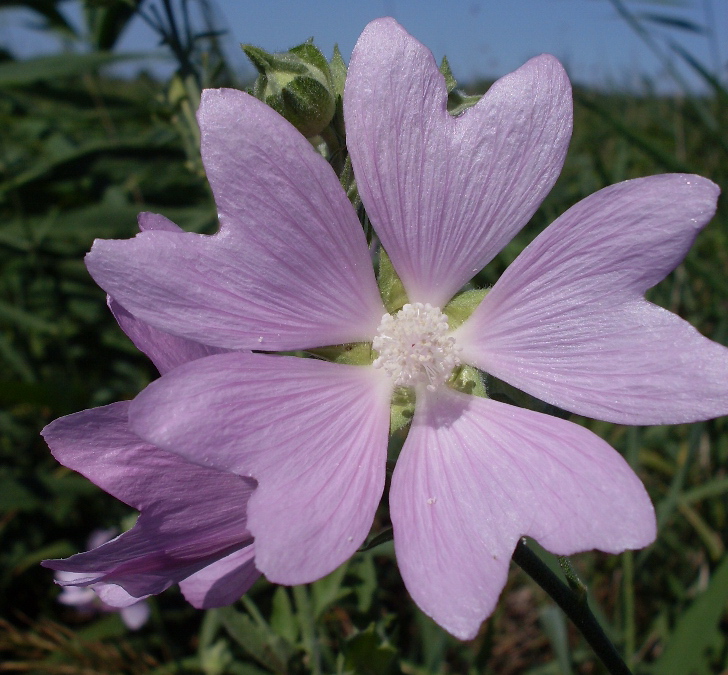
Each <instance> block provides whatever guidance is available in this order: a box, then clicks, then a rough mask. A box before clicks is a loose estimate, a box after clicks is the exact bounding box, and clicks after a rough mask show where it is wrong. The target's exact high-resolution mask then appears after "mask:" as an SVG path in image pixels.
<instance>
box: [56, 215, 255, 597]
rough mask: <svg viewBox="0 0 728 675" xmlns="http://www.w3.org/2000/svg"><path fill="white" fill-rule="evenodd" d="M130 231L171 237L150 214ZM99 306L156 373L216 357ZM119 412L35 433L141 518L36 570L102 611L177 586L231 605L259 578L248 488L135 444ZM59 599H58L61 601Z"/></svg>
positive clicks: (169, 226)
mask: <svg viewBox="0 0 728 675" xmlns="http://www.w3.org/2000/svg"><path fill="white" fill-rule="evenodd" d="M139 225H140V228H141V229H142V231H149V230H153V231H167V232H177V233H181V230H180V229H179V228H178V227H177V226H176V225H174V224H173V223H171V222H170V221H168V220H167V219H166V218H163V217H161V216H155V215H152V214H142V216H141V217H140V219H139ZM109 306H110V307H111V310H112V312H113V313H114V316H115V317H116V319H117V321H118V323H119V325H120V326H121V328H122V329H123V330H124V332H125V333H126V334H127V335H128V336H129V337H130V338H131V340H132V341H133V342H134V344H135V345H136V346H137V347H138V348H139V349H140V350H141V351H143V352H144V353H145V354H147V356H149V358H150V359H151V360H152V362H153V363H154V364H155V365H156V366H157V368H158V369H159V371H160V373H165V372H167V371H168V370H170V369H172V368H174V367H175V366H177V365H179V364H181V363H186V362H189V361H193V360H195V359H198V358H201V357H203V356H208V355H210V354H216V353H220V352H221V350H220V349H217V348H211V347H208V346H205V345H202V344H198V343H195V342H191V341H189V340H184V339H181V338H178V337H174V336H172V335H167V334H165V333H163V332H161V331H158V330H156V329H154V328H152V327H151V326H149V325H147V324H145V323H143V322H142V321H139V320H138V319H136V318H135V317H134V316H132V315H131V314H129V312H127V311H126V310H125V309H124V308H122V307H121V306H119V305H118V304H117V303H116V302H115V301H114V300H110V301H109ZM128 409H129V402H128V401H124V402H121V403H113V404H112V405H107V406H104V407H101V408H94V409H92V410H85V411H83V412H80V413H76V414H75V415H68V416H67V417H62V418H60V419H57V420H56V421H55V422H52V423H51V424H49V425H48V426H47V427H46V428H45V429H44V430H43V436H44V437H45V440H46V442H47V443H48V445H49V446H50V448H51V451H52V452H53V456H54V457H55V458H56V459H57V460H58V461H59V462H60V463H61V464H63V465H65V466H67V467H69V468H70V469H74V470H75V471H78V472H79V473H81V474H83V475H84V476H86V477H87V478H88V479H89V480H91V481H93V482H94V483H96V485H98V486H99V487H100V488H102V489H103V490H105V491H106V492H108V493H109V494H111V495H113V496H115V497H116V498H117V499H120V500H121V501H123V502H125V503H127V504H128V505H129V506H132V507H133V508H135V509H138V510H139V511H141V515H140V516H139V519H138V520H137V522H136V524H135V526H134V527H133V528H132V529H131V530H129V531H128V532H125V533H123V534H122V535H120V536H118V537H116V538H115V539H112V540H111V541H108V542H107V543H104V542H95V543H96V546H91V547H90V548H91V549H92V550H90V551H88V552H86V553H78V554H76V555H74V556H71V557H70V558H67V559H65V560H46V561H44V562H43V565H44V566H45V567H50V568H51V569H53V570H57V574H56V582H57V583H59V584H60V585H61V586H64V587H65V589H69V590H70V589H71V588H74V589H75V593H74V592H73V591H70V592H71V595H70V600H71V601H79V602H80V601H82V600H83V599H84V595H83V593H84V592H85V591H86V592H87V593H86V596H85V597H86V598H87V599H88V597H89V596H88V594H89V593H91V594H93V593H94V591H95V593H96V594H98V596H99V597H100V598H101V600H102V601H103V602H104V603H105V604H106V605H108V606H111V607H125V608H127V609H128V610H130V608H131V606H132V605H134V604H135V603H137V602H138V600H139V599H140V598H145V597H147V596H149V595H152V594H156V593H161V592H162V591H163V590H165V589H166V588H169V586H171V585H173V584H175V583H179V584H180V587H181V589H182V593H183V594H184V596H185V597H186V598H187V600H188V601H189V602H190V603H191V604H193V605H194V606H195V607H198V608H206V607H219V606H222V605H227V604H230V603H231V602H234V601H235V600H237V599H238V598H239V597H240V596H241V595H242V594H243V593H245V592H246V591H247V590H248V588H250V586H251V585H252V584H253V582H254V581H255V580H256V579H257V578H258V577H259V576H260V573H259V572H258V571H257V570H256V568H255V564H254V556H255V547H254V544H253V539H252V536H251V534H250V532H249V531H248V529H247V526H246V507H247V502H248V499H249V497H250V494H251V493H252V492H253V490H254V489H255V481H252V480H250V479H249V478H241V477H240V476H235V475H233V474H230V473H223V472H220V471H216V470H214V469H210V468H207V467H202V466H200V465H198V464H194V463H192V462H189V461H187V460H185V459H183V458H182V457H181V456H179V455H177V454H173V453H170V452H167V451H165V450H162V449H160V448H158V447H156V446H154V445H151V444H149V443H147V442H145V441H143V440H142V439H141V438H139V437H138V436H136V435H135V434H134V433H133V432H132V431H131V429H130V428H129V423H128ZM66 592H67V593H68V591H66ZM61 597H65V601H67V600H68V597H69V596H68V595H66V596H63V595H62V596H61ZM61 601H62V602H63V601H64V600H61Z"/></svg>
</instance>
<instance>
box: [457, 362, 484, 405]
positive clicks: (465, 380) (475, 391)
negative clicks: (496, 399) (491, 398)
mask: <svg viewBox="0 0 728 675" xmlns="http://www.w3.org/2000/svg"><path fill="white" fill-rule="evenodd" d="M447 383H448V385H449V386H450V387H452V388H453V389H455V390H457V391H461V392H463V394H470V395H471V396H479V397H480V398H488V394H487V392H486V389H485V381H484V380H483V375H482V374H481V372H480V371H479V370H478V369H477V368H473V366H460V367H458V368H456V369H455V371H454V372H453V374H452V375H451V376H450V379H449V380H448V381H447Z"/></svg>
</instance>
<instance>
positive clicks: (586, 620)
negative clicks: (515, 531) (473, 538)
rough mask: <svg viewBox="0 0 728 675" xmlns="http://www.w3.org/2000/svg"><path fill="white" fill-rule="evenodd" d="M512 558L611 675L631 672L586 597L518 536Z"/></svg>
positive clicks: (623, 674)
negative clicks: (541, 590) (570, 623)
mask: <svg viewBox="0 0 728 675" xmlns="http://www.w3.org/2000/svg"><path fill="white" fill-rule="evenodd" d="M513 561H514V562H515V563H516V564H517V565H518V566H519V567H520V568H521V569H522V570H523V571H524V572H525V573H526V574H528V575H529V576H530V577H531V578H532V579H533V580H534V581H535V582H536V583H537V584H538V585H539V586H540V587H541V588H543V590H544V591H546V592H547V593H548V594H549V595H550V596H551V597H552V598H553V600H554V602H556V604H557V605H558V606H559V607H561V609H562V611H563V612H564V614H566V616H568V617H569V619H571V621H572V622H573V623H574V625H575V626H576V627H577V628H578V629H579V630H580V631H581V634H582V635H583V636H584V638H585V639H586V641H587V642H588V643H589V645H590V646H591V648H592V649H593V650H594V653H595V654H596V655H597V657H598V658H599V660H600V661H601V662H602V663H603V664H604V667H605V668H606V669H607V671H608V672H609V673H610V674H611V675H632V673H631V671H630V669H629V668H628V667H627V664H625V662H624V661H623V660H622V657H621V656H620V655H619V654H618V652H617V650H616V648H615V646H614V645H613V644H612V643H611V641H610V640H609V638H608V637H607V636H606V634H605V633H604V630H602V627H601V626H600V625H599V622H598V621H597V620H596V618H595V617H594V615H593V614H592V612H591V610H590V609H589V605H588V603H587V602H586V599H583V600H580V599H579V597H578V595H577V594H576V593H574V591H572V590H571V589H570V588H569V587H568V586H567V585H566V584H564V583H562V582H561V580H560V579H559V578H558V577H557V576H556V575H555V574H554V573H553V572H552V571H551V570H550V569H549V568H548V567H547V566H546V564H545V563H544V562H543V561H542V560H541V559H540V558H539V557H538V556H537V555H536V554H535V553H534V552H533V551H532V550H531V549H530V548H528V546H527V545H526V540H525V539H521V541H519V542H518V546H516V550H515V551H514V552H513Z"/></svg>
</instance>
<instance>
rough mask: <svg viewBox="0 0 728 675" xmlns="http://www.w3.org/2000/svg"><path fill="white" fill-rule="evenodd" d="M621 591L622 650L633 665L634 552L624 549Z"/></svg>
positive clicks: (634, 643)
mask: <svg viewBox="0 0 728 675" xmlns="http://www.w3.org/2000/svg"><path fill="white" fill-rule="evenodd" d="M622 571H623V572H624V578H623V581H622V592H623V594H624V651H625V654H626V660H627V665H628V666H629V667H630V668H632V667H633V666H634V663H633V659H634V653H635V650H636V641H635V623H634V553H633V552H632V551H625V552H624V553H623V554H622Z"/></svg>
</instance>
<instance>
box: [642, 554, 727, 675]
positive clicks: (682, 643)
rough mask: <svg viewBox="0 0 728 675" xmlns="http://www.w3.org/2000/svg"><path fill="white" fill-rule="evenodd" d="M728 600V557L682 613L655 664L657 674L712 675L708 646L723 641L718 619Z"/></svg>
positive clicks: (654, 670) (654, 668) (653, 670)
mask: <svg viewBox="0 0 728 675" xmlns="http://www.w3.org/2000/svg"><path fill="white" fill-rule="evenodd" d="M727 602H728V558H725V559H724V560H723V562H722V563H721V565H720V566H719V567H718V568H717V569H716V570H715V572H714V573H713V577H712V579H711V580H710V583H709V584H708V588H706V589H705V591H704V592H703V593H702V594H701V595H700V596H699V597H698V598H697V599H696V600H695V601H694V602H693V604H692V605H691V606H690V608H689V609H688V610H687V611H686V612H685V613H684V614H683V615H682V616H681V617H680V619H679V621H678V623H677V625H676V626H675V630H674V631H673V632H672V634H671V635H670V637H669V638H668V641H667V644H666V645H665V650H664V652H663V653H662V656H660V658H659V659H658V660H657V662H656V663H655V664H654V665H653V666H652V668H651V672H652V673H654V675H675V673H686V674H687V673H690V675H710V674H711V673H712V672H714V671H713V670H712V669H711V667H710V660H711V658H710V654H709V650H710V649H711V647H713V646H714V645H716V644H718V643H719V642H720V637H721V633H720V626H719V622H720V620H721V617H722V615H723V611H724V609H725V605H726V603H727Z"/></svg>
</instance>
